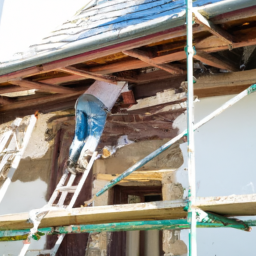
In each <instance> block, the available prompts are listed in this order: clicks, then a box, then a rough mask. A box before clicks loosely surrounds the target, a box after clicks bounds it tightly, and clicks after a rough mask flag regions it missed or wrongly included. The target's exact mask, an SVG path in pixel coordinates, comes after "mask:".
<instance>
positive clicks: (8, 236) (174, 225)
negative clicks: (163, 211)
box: [0, 219, 256, 241]
mask: <svg viewBox="0 0 256 256" xmlns="http://www.w3.org/2000/svg"><path fill="white" fill-rule="evenodd" d="M243 222H244V223H246V225H248V226H250V227H254V226H256V220H247V221H243ZM197 227H198V228H228V227H229V228H237V229H243V228H244V224H243V223H239V222H237V223H236V224H234V225H229V226H226V225H225V224H223V223H203V222H197ZM189 228H190V224H189V223H188V222H187V220H186V219H179V220H153V221H133V222H118V223H107V224H91V225H75V226H64V227H56V228H41V229H39V230H38V231H39V232H40V233H44V234H45V235H56V234H71V233H74V234H79V233H94V232H103V231H107V232H115V231H134V230H165V229H189ZM28 234H29V229H26V230H8V231H0V241H15V240H25V239H26V237H27V235H28Z"/></svg>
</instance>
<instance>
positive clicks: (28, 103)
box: [0, 90, 84, 112]
mask: <svg viewBox="0 0 256 256" xmlns="http://www.w3.org/2000/svg"><path fill="white" fill-rule="evenodd" d="M83 93H84V90H82V91H77V92H75V93H72V94H56V95H52V96H45V97H40V98H35V99H27V100H21V101H12V102H7V104H5V105H4V106H2V107H0V112H5V111H10V110H15V109H21V108H28V107H33V106H37V105H40V104H46V103H52V102H57V101H59V102H61V101H70V100H72V99H76V98H78V96H79V95H81V94H83Z"/></svg>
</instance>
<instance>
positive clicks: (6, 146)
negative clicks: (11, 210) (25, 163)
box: [0, 115, 37, 203]
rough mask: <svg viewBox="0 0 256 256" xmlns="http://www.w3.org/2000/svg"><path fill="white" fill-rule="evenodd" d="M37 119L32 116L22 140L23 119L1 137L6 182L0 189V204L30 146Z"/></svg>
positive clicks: (1, 174) (0, 154) (2, 172)
mask: <svg viewBox="0 0 256 256" xmlns="http://www.w3.org/2000/svg"><path fill="white" fill-rule="evenodd" d="M36 121H37V118H36V117H35V115H31V117H30V120H29V122H28V125H27V128H26V131H25V132H24V137H23V138H22V139H20V138H19V137H18V136H17V133H18V132H20V131H19V127H20V124H21V122H22V118H16V119H15V120H14V121H13V123H12V125H11V127H10V129H9V130H8V131H6V132H4V133H3V134H2V136H1V137H0V157H1V158H2V159H1V162H0V179H3V180H4V182H3V184H2V186H1V187H0V203H1V201H2V200H3V198H4V196H5V193H6V191H7V189H8V187H9V185H10V184H11V180H12V177H13V175H14V173H15V171H16V169H17V168H18V166H19V163H20V160H21V158H22V156H23V154H24V151H25V149H26V147H27V145H28V142H29V139H30V137H31V134H32V132H33V129H34V126H35V124H36Z"/></svg>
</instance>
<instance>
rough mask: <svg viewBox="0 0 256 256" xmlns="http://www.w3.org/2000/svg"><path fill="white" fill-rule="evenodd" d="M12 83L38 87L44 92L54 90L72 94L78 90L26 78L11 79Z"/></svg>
mask: <svg viewBox="0 0 256 256" xmlns="http://www.w3.org/2000/svg"><path fill="white" fill-rule="evenodd" d="M10 83H12V84H15V85H19V86H20V87H24V88H28V89H37V90H39V91H43V92H53V93H63V94H72V93H75V92H76V91H75V90H74V89H70V88H65V87H62V86H56V85H51V84H46V83H41V82H32V81H29V80H26V79H20V80H13V81H10Z"/></svg>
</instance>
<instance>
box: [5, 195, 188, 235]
mask: <svg viewBox="0 0 256 256" xmlns="http://www.w3.org/2000/svg"><path fill="white" fill-rule="evenodd" d="M185 206H186V202H185V201H183V200H177V201H162V202H161V201H159V202H150V203H137V204H125V205H121V204H120V205H107V206H95V207H84V208H73V209H70V210H67V209H60V210H58V211H51V212H49V213H48V214H47V215H46V216H45V217H44V219H43V220H42V222H41V225H40V227H51V226H65V225H75V224H96V223H111V222H122V221H133V220H152V219H155V220H163V219H179V218H185V217H186V216H187V213H186V212H185V211H184V209H183V208H184V207H185ZM28 218H29V216H28V213H18V214H8V215H2V216H0V230H7V229H26V228H31V227H32V225H31V223H27V219H28Z"/></svg>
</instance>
